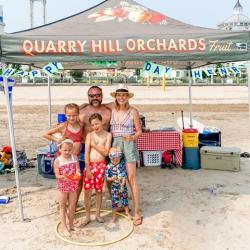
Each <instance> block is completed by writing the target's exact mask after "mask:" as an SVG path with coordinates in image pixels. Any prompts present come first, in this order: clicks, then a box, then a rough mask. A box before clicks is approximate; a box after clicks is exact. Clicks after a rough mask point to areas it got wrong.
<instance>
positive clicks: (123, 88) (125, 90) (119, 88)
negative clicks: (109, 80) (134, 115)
mask: <svg viewBox="0 0 250 250" xmlns="http://www.w3.org/2000/svg"><path fill="white" fill-rule="evenodd" d="M117 93H127V94H128V96H129V98H132V97H133V96H134V94H133V93H131V92H129V90H128V85H127V84H124V83H120V84H118V85H117V87H116V91H115V92H111V93H110V95H111V96H112V97H114V98H115V96H116V94H117Z"/></svg>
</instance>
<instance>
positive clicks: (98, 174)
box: [84, 160, 107, 192]
mask: <svg viewBox="0 0 250 250" xmlns="http://www.w3.org/2000/svg"><path fill="white" fill-rule="evenodd" d="M106 166H107V164H106V161H105V160H104V161H101V162H90V164H89V168H90V171H91V173H92V175H93V176H92V178H90V179H89V178H87V176H86V169H85V170H84V190H91V189H95V191H96V192H101V191H102V187H103V182H104V174H105V171H106Z"/></svg>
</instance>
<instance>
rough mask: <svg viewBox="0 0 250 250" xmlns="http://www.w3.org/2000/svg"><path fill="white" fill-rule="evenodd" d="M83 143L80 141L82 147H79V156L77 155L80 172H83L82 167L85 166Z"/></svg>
mask: <svg viewBox="0 0 250 250" xmlns="http://www.w3.org/2000/svg"><path fill="white" fill-rule="evenodd" d="M84 157H85V144H84V143H82V148H81V152H80V156H79V166H80V170H81V173H83V170H84V167H85V159H84Z"/></svg>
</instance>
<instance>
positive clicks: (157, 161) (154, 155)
mask: <svg viewBox="0 0 250 250" xmlns="http://www.w3.org/2000/svg"><path fill="white" fill-rule="evenodd" d="M142 156H143V157H142V158H143V165H144V166H146V167H149V166H150V167H158V166H161V163H162V151H142Z"/></svg>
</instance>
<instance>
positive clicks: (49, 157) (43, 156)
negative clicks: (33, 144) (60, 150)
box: [37, 146, 55, 179]
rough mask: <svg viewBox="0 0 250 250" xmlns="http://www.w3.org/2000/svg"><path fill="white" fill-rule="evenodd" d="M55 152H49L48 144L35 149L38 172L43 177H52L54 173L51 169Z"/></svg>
mask: <svg viewBox="0 0 250 250" xmlns="http://www.w3.org/2000/svg"><path fill="white" fill-rule="evenodd" d="M54 160H55V154H52V153H50V148H49V146H47V147H42V148H39V149H38V150H37V169H38V173H39V174H41V175H42V176H43V177H45V178H50V179H54V178H55V173H54V170H53V163H54Z"/></svg>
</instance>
